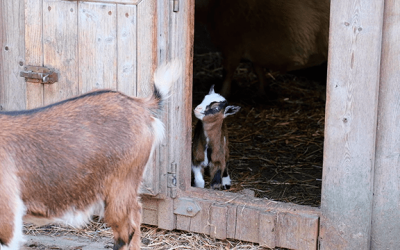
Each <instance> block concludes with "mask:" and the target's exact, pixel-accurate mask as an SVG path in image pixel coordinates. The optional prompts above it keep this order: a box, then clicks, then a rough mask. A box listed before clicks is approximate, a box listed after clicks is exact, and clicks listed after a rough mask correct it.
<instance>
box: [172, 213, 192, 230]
mask: <svg viewBox="0 0 400 250" xmlns="http://www.w3.org/2000/svg"><path fill="white" fill-rule="evenodd" d="M190 222H191V218H190V217H189V216H184V215H176V229H178V230H184V231H190Z"/></svg>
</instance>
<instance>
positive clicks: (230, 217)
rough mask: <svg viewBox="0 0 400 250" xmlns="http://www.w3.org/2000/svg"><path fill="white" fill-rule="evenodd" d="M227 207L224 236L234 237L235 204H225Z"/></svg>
mask: <svg viewBox="0 0 400 250" xmlns="http://www.w3.org/2000/svg"><path fill="white" fill-rule="evenodd" d="M226 206H227V208H228V211H227V216H226V238H230V239H234V238H235V234H236V221H237V220H236V213H237V206H235V205H231V204H227V205H226Z"/></svg>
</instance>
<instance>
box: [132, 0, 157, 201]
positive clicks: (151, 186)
mask: <svg viewBox="0 0 400 250" xmlns="http://www.w3.org/2000/svg"><path fill="white" fill-rule="evenodd" d="M136 11H137V18H136V21H137V31H136V32H137V33H136V35H137V44H136V57H137V64H136V67H137V69H136V82H137V85H136V95H137V96H139V97H146V96H149V95H151V93H152V91H153V74H154V71H155V68H156V63H157V59H156V55H157V31H156V28H157V25H156V24H157V16H156V13H157V12H156V0H144V1H142V2H141V3H140V4H138V5H137V10H136ZM158 166H159V150H158V149H157V150H155V152H154V155H153V157H152V158H151V159H150V160H149V162H148V163H147V166H146V170H145V172H144V179H143V181H142V185H141V188H140V192H141V193H143V194H148V195H157V194H158V191H159V171H158Z"/></svg>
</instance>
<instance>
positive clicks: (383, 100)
mask: <svg viewBox="0 0 400 250" xmlns="http://www.w3.org/2000/svg"><path fill="white" fill-rule="evenodd" d="M399 26H400V3H399V1H395V0H385V11H384V21H383V42H382V59H381V61H382V62H381V72H380V77H381V78H380V88H379V106H378V130H377V138H376V154H375V179H374V202H373V219H372V236H371V249H397V248H398V247H399V246H400V237H399V235H400V228H399V226H398V221H400V209H399V204H400V183H399V178H400V169H399V155H400V122H399V121H400V85H399V82H400V71H399V65H400V58H399V57H398V55H399V54H400V45H399V42H398V37H399V34H400V33H399V28H398V27H399Z"/></svg>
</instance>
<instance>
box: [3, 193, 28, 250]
mask: <svg viewBox="0 0 400 250" xmlns="http://www.w3.org/2000/svg"><path fill="white" fill-rule="evenodd" d="M16 205H17V206H16V208H15V210H14V212H15V214H14V232H13V237H12V239H11V242H10V243H9V244H8V246H4V245H3V246H1V249H2V250H17V249H19V247H20V245H21V244H22V243H23V242H24V234H23V233H22V228H23V222H22V218H23V216H24V215H25V211H26V209H25V206H24V203H23V202H22V200H21V198H20V197H17V199H16Z"/></svg>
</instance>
